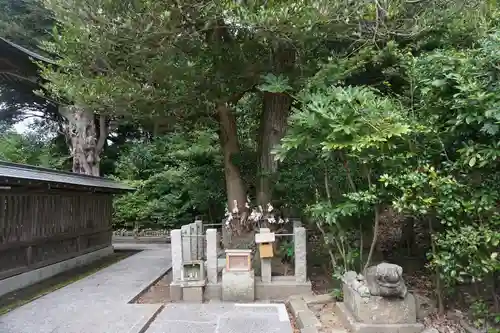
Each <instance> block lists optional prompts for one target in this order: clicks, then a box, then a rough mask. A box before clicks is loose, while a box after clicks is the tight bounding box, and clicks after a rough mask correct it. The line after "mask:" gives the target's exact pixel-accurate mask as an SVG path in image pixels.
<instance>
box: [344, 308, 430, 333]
mask: <svg viewBox="0 0 500 333" xmlns="http://www.w3.org/2000/svg"><path fill="white" fill-rule="evenodd" d="M335 313H336V314H337V316H338V317H339V319H340V321H341V322H342V324H343V325H344V327H345V328H347V329H348V330H349V331H351V332H353V333H420V332H422V331H423V330H424V325H422V324H420V323H414V324H366V323H361V322H358V321H357V320H356V318H354V316H353V315H352V314H351V312H350V311H349V310H348V309H347V308H346V306H345V305H344V303H341V302H338V303H336V304H335Z"/></svg>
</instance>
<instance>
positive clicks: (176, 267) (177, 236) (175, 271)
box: [170, 229, 183, 282]
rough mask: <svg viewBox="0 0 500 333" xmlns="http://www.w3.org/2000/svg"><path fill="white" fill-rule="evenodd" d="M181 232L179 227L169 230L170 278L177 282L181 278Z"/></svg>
mask: <svg viewBox="0 0 500 333" xmlns="http://www.w3.org/2000/svg"><path fill="white" fill-rule="evenodd" d="M182 245H183V244H182V234H181V230H180V229H175V230H172V231H171V232H170V247H171V250H172V280H173V281H174V282H178V281H180V280H181V272H182V260H183V258H182V252H183V251H182V250H183V249H182Z"/></svg>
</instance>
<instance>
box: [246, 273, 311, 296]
mask: <svg viewBox="0 0 500 333" xmlns="http://www.w3.org/2000/svg"><path fill="white" fill-rule="evenodd" d="M310 292H311V281H306V282H297V281H296V279H295V276H273V277H271V282H263V281H262V280H261V278H260V277H259V278H256V280H255V298H256V299H258V300H269V301H285V300H286V299H288V297H290V296H292V295H298V294H308V293H310Z"/></svg>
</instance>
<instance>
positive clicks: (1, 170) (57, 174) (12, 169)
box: [0, 161, 134, 191]
mask: <svg viewBox="0 0 500 333" xmlns="http://www.w3.org/2000/svg"><path fill="white" fill-rule="evenodd" d="M2 178H8V179H13V180H23V181H39V182H46V183H49V184H50V183H53V184H62V185H73V186H83V187H93V188H96V189H108V190H115V191H133V190H134V188H132V187H130V186H127V185H125V184H121V183H119V182H117V181H114V180H112V179H107V178H101V177H93V176H87V175H82V174H76V173H71V172H63V171H55V170H51V169H47V168H40V167H34V166H29V165H23V164H15V163H9V162H4V161H0V180H2Z"/></svg>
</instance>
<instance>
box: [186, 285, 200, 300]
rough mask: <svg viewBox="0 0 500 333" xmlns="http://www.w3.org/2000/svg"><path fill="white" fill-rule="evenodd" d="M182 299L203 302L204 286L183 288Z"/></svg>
mask: <svg viewBox="0 0 500 333" xmlns="http://www.w3.org/2000/svg"><path fill="white" fill-rule="evenodd" d="M182 300H183V301H184V302H197V303H203V287H184V288H182Z"/></svg>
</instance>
